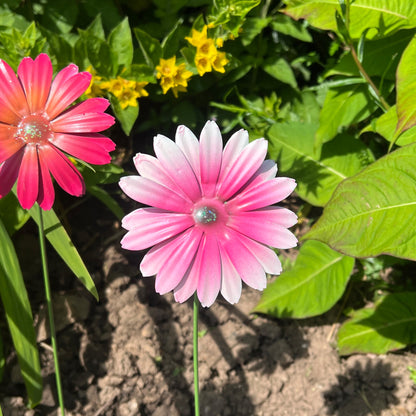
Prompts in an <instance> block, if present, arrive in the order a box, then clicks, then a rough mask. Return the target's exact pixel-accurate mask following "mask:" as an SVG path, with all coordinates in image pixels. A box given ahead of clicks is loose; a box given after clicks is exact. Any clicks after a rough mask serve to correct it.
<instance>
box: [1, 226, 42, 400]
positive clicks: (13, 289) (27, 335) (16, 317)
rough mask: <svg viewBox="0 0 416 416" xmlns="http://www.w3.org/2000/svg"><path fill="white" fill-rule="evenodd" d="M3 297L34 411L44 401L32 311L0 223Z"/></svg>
mask: <svg viewBox="0 0 416 416" xmlns="http://www.w3.org/2000/svg"><path fill="white" fill-rule="evenodd" d="M0 241H1V245H0V297H1V300H2V302H3V306H4V310H5V314H6V319H7V323H8V325H9V329H10V334H11V336H12V340H13V345H14V348H15V350H16V354H17V359H18V361H19V366H20V371H21V373H22V376H23V380H24V383H25V386H26V391H27V394H28V397H29V404H30V406H31V407H34V406H36V405H37V404H38V403H39V402H40V400H41V399H42V376H41V373H40V363H39V353H38V349H37V347H36V334H35V329H34V326H33V316H32V310H31V308H30V303H29V298H28V296H27V292H26V287H25V283H24V280H23V276H22V272H21V270H20V265H19V260H18V258H17V255H16V251H15V249H14V246H13V243H12V241H11V240H10V237H9V235H8V234H7V231H6V229H5V227H4V225H3V222H2V221H1V220H0Z"/></svg>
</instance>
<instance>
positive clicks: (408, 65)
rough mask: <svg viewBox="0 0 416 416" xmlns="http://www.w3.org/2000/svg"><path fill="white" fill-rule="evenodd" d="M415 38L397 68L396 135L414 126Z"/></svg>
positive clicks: (415, 109)
mask: <svg viewBox="0 0 416 416" xmlns="http://www.w3.org/2000/svg"><path fill="white" fill-rule="evenodd" d="M415 62H416V37H414V38H413V39H412V41H411V42H410V43H409V45H408V46H407V48H406V49H405V51H404V52H403V55H402V57H401V59H400V63H399V66H398V67H397V77H396V89H397V116H398V124H397V130H396V135H399V134H400V133H402V132H404V131H406V130H408V129H410V127H413V126H414V125H415V124H416V103H415V96H414V91H415V88H416V66H415Z"/></svg>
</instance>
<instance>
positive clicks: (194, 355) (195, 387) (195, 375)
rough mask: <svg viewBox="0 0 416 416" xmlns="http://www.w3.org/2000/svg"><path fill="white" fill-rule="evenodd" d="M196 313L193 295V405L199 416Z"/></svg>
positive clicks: (197, 303)
mask: <svg viewBox="0 0 416 416" xmlns="http://www.w3.org/2000/svg"><path fill="white" fill-rule="evenodd" d="M198 312H199V300H198V295H197V293H196V292H195V294H194V330H193V346H194V354H193V360H194V391H195V396H194V405H195V416H199V376H198Z"/></svg>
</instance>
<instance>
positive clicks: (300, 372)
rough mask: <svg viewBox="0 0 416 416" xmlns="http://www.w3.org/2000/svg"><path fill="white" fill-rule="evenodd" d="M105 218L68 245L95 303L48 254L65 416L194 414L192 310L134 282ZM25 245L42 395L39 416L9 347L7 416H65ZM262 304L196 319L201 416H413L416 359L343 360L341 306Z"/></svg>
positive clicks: (29, 236) (146, 283)
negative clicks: (309, 310) (304, 312)
mask: <svg viewBox="0 0 416 416" xmlns="http://www.w3.org/2000/svg"><path fill="white" fill-rule="evenodd" d="M102 210H104V211H105V209H104V208H101V207H100V208H99V210H97V211H95V212H94V213H93V214H94V215H95V220H94V221H91V218H92V217H89V219H88V217H86V218H85V219H84V221H85V223H82V219H80V218H78V220H77V221H78V222H77V227H76V229H74V230H73V234H72V238H73V240H74V241H76V242H79V244H78V247H79V248H80V252H81V254H82V257H83V258H84V260H85V261H86V263H87V264H88V265H89V268H90V271H91V273H92V276H93V278H94V280H95V282H96V285H97V288H98V289H99V293H100V301H99V302H98V303H97V302H96V301H95V300H94V299H93V298H92V296H90V295H89V294H88V293H87V291H86V290H85V289H84V288H83V287H82V286H81V285H80V284H79V283H78V282H77V280H76V279H75V278H74V277H73V275H72V274H71V273H70V272H69V271H67V269H66V267H65V266H64V265H63V264H62V263H60V261H59V259H57V258H55V257H54V254H53V251H52V250H50V264H51V265H52V267H51V277H52V279H54V280H53V284H52V286H53V299H54V305H55V315H56V321H57V328H58V345H59V359H60V363H61V372H62V377H63V388H64V395H65V404H66V408H67V410H68V413H67V415H68V416H71V415H72V416H135V415H154V416H165V415H169V416H175V415H181V416H188V415H192V414H193V369H192V302H187V303H185V304H178V303H176V302H174V300H173V297H172V295H171V294H169V295H166V296H160V295H158V294H156V293H155V291H154V279H153V278H142V277H140V276H139V275H138V264H139V262H140V258H139V254H138V253H130V252H126V251H123V250H122V249H121V248H120V247H119V240H120V237H121V235H122V234H121V231H120V230H119V229H118V223H117V222H116V221H114V219H111V218H109V215H108V213H107V214H106V213H105V212H104V213H102V212H101V211H102ZM75 211H76V210H75ZM100 212H101V214H102V215H101V214H100ZM80 213H82V214H80V216H83V215H84V214H83V211H81V210H80ZM101 216H102V217H103V218H101ZM70 223H72V219H70V220H69V224H70ZM19 235H20V237H17V239H16V241H15V243H16V246H17V248H18V251H19V253H26V254H27V253H31V255H29V256H25V258H26V257H28V259H26V260H25V261H24V259H22V263H23V264H22V265H23V267H24V273H25V276H28V277H27V286H28V291H29V296H30V298H31V301H32V304H33V311H34V317H35V322H36V325H37V329H38V342H39V348H40V351H41V360H42V363H41V365H42V373H43V376H44V394H43V399H42V403H41V404H40V405H39V406H38V407H37V408H36V409H31V410H29V409H27V408H26V407H25V391H24V387H23V383H22V379H21V376H20V373H19V368H18V365H17V360H16V357H15V355H14V353H13V352H12V350H11V349H10V346H9V347H8V348H9V350H8V351H10V352H9V354H8V357H7V363H6V371H5V375H4V378H3V382H2V384H0V402H1V405H2V408H3V412H4V416H21V415H24V416H34V415H42V416H43V415H47V416H52V415H58V413H57V407H58V406H57V397H56V393H55V387H54V385H55V381H54V373H53V371H54V370H53V365H52V353H51V351H50V350H49V349H48V344H49V342H50V340H49V339H48V332H47V327H46V325H45V321H46V320H45V306H44V302H43V285H42V284H41V282H42V279H41V272H40V262H39V261H38V260H36V255H35V254H34V253H35V250H37V247H36V245H37V241H36V233H35V232H34V230H31V229H30V228H29V229H28V230H26V231H24V232H23V233H19ZM259 299H260V293H259V292H257V291H255V290H251V289H249V288H247V287H246V288H244V290H243V295H242V297H241V300H240V302H239V303H238V304H237V305H229V304H228V303H227V302H225V301H224V300H222V299H221V298H219V299H218V301H217V302H216V303H215V304H214V305H213V306H212V307H211V308H209V309H202V310H201V314H200V327H199V329H200V338H199V366H200V367H199V368H200V390H201V397H200V401H201V415H203V416H205V415H210V416H211V415H224V416H231V415H237V416H240V415H241V416H246V415H247V416H254V415H256V416H260V415H264V416H286V415H289V416H323V415H332V416H367V415H368V416H374V415H379V416H409V415H416V397H415V396H416V386H415V384H414V383H413V382H412V380H411V379H410V376H409V375H410V373H409V371H408V369H407V368H408V366H414V367H416V364H415V361H416V360H415V354H414V353H415V352H416V349H413V350H412V349H408V350H405V351H400V352H397V353H394V354H387V355H382V356H376V355H356V356H351V357H347V358H340V357H339V356H338V354H337V351H336V348H335V336H336V330H337V327H338V323H337V322H336V317H337V315H338V307H337V306H336V307H335V308H334V309H333V310H331V311H330V312H328V313H327V314H325V315H324V316H321V317H318V318H314V319H307V320H297V321H295V320H276V319H270V318H268V317H265V316H258V315H254V314H252V313H251V311H252V309H253V308H254V306H255V305H256V303H257V302H258V301H259ZM5 332H6V331H5V328H4V326H3V328H2V333H5ZM6 341H7V336H6Z"/></svg>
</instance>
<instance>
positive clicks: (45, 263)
mask: <svg viewBox="0 0 416 416" xmlns="http://www.w3.org/2000/svg"><path fill="white" fill-rule="evenodd" d="M38 225H39V242H40V253H41V258H42V270H43V280H44V284H45V295H46V305H47V307H48V315H49V329H50V333H51V343H52V350H53V361H54V365H55V379H56V390H57V392H58V400H59V407H60V409H61V415H62V416H65V406H64V398H63V394H62V387H61V373H60V371H59V362H58V346H57V342H56V331H55V320H54V318H53V308H52V298H51V288H50V283H49V272H48V261H47V258H46V247H45V232H44V227H43V211H42V208H41V207H40V206H39V224H38Z"/></svg>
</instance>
